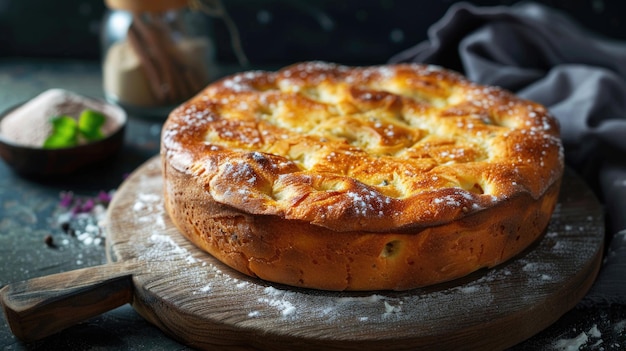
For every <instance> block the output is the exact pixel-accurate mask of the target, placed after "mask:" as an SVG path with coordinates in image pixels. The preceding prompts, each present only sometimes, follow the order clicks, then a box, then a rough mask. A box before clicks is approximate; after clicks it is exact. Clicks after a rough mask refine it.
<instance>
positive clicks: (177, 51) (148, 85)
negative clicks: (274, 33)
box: [102, 0, 214, 118]
mask: <svg viewBox="0 0 626 351" xmlns="http://www.w3.org/2000/svg"><path fill="white" fill-rule="evenodd" d="M105 3H106V5H107V7H108V9H109V10H108V11H107V13H106V15H105V18H104V21H103V27H102V52H103V59H102V60H103V63H102V73H103V89H104V94H105V97H106V99H107V100H108V101H110V102H113V103H116V104H118V105H120V106H122V107H123V108H124V109H126V110H127V112H128V113H129V114H131V115H133V114H134V115H140V116H151V117H153V116H156V117H161V118H166V117H167V115H168V114H169V112H171V110H172V109H173V108H174V107H175V106H177V105H179V104H180V103H182V102H184V101H185V100H187V99H189V98H191V97H192V96H193V95H195V94H196V93H197V92H199V91H200V90H201V89H203V88H204V87H205V86H206V85H207V84H208V83H209V81H210V78H211V73H212V72H211V68H212V66H213V62H214V54H213V44H212V41H211V39H210V35H209V29H210V28H209V23H208V20H207V18H206V15H205V14H204V13H202V12H200V11H195V10H192V9H191V8H190V7H189V6H188V1H187V0H150V1H143V0H105Z"/></svg>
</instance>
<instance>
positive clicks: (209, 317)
mask: <svg viewBox="0 0 626 351" xmlns="http://www.w3.org/2000/svg"><path fill="white" fill-rule="evenodd" d="M161 193H162V178H161V170H160V163H159V159H158V157H155V158H154V159H152V160H150V161H149V162H147V163H146V164H145V165H144V166H142V167H141V168H140V169H138V170H137V171H136V172H135V173H134V174H132V175H131V176H130V177H129V178H128V179H127V181H126V182H125V183H124V184H123V186H122V187H121V188H120V189H119V190H118V192H117V194H116V196H115V198H114V201H113V203H112V204H111V207H110V210H109V211H110V212H109V228H108V238H107V239H108V244H109V246H108V253H109V255H110V257H109V258H110V261H111V262H119V261H125V262H131V261H132V262H137V263H141V264H140V265H139V266H142V267H143V269H142V270H141V272H140V273H135V274H134V275H133V282H134V286H135V291H134V298H133V302H132V304H133V307H134V308H135V309H136V310H137V311H138V312H139V313H140V314H141V315H143V316H144V317H145V318H146V319H147V320H149V321H150V322H152V323H154V324H155V325H157V326H158V327H159V328H161V329H162V330H163V331H165V332H166V333H168V334H169V335H171V336H172V337H173V338H176V339H178V340H180V341H182V342H183V343H185V344H188V345H191V346H194V347H198V348H214V347H217V346H219V347H221V348H223V349H233V350H237V349H250V348H254V349H267V350H293V349H294V348H297V349H299V350H309V349H310V350H319V349H338V350H359V349H363V348H364V347H367V348H375V349H378V350H403V349H406V350H415V349H420V348H422V349H435V348H436V349H457V350H458V349H492V350H494V349H504V348H506V347H509V346H512V345H514V344H516V343H518V342H520V341H523V340H525V339H527V338H529V337H531V336H532V335H534V334H535V333H537V332H539V331H541V330H542V329H544V328H546V327H547V326H549V325H550V324H552V323H553V322H554V321H556V320H557V319H558V318H559V317H560V316H561V315H562V314H564V313H565V312H566V311H568V310H569V309H571V308H572V307H573V306H574V305H575V304H576V303H577V302H578V301H579V300H580V299H581V298H582V297H583V296H584V294H585V293H586V292H587V290H588V289H589V287H590V286H591V284H592V283H593V280H594V278H595V276H596V274H597V271H598V269H599V266H600V261H601V257H602V246H603V235H604V230H603V219H602V211H601V208H600V205H599V203H598V202H597V200H596V199H595V198H594V197H593V195H592V193H591V191H590V190H589V189H588V188H587V187H586V186H585V184H584V183H583V182H582V181H581V180H579V179H578V178H577V177H576V176H575V175H573V174H572V173H571V172H570V171H567V173H566V176H565V179H564V182H563V187H562V192H561V196H560V200H559V204H558V205H557V208H556V211H555V213H554V216H553V220H552V221H551V223H550V225H549V227H548V228H547V230H546V233H545V235H544V236H543V238H542V239H541V241H540V242H539V243H537V245H536V246H534V247H532V248H531V249H530V250H528V251H527V252H525V253H524V254H522V255H520V256H519V257H517V258H515V259H514V260H512V261H510V262H508V263H506V264H504V265H501V266H499V267H496V268H495V269H491V270H485V271H481V272H477V273H476V274H473V275H471V276H469V277H466V278H464V279H461V280H457V281H454V282H450V283H446V284H442V285H438V286H435V287H430V288H427V289H416V290H411V291H408V292H386V291H378V292H360V293H354V292H352V293H338V292H324V291H316V290H307V289H295V288H291V287H287V286H280V285H276V284H271V283H268V282H264V281H261V280H258V279H254V278H250V277H247V276H245V275H242V274H240V273H238V272H236V271H234V270H232V269H230V268H229V267H226V266H224V265H223V264H221V263H220V262H219V261H217V260H215V259H214V258H213V257H211V256H210V255H208V254H206V253H204V252H202V251H200V250H199V249H197V248H196V247H195V246H193V245H192V244H190V243H189V242H188V241H187V240H186V239H185V238H184V237H182V235H181V234H180V233H179V232H178V231H177V229H176V228H175V227H174V226H173V224H172V223H171V222H170V220H169V218H168V216H167V214H166V213H165V211H164V207H163V201H162V196H161Z"/></svg>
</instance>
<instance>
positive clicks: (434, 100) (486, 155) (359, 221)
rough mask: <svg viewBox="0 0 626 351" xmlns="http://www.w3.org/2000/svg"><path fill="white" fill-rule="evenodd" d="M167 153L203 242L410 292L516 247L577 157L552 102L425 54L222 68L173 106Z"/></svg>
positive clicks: (289, 275) (223, 254)
mask: <svg viewBox="0 0 626 351" xmlns="http://www.w3.org/2000/svg"><path fill="white" fill-rule="evenodd" d="M161 156H162V163H163V178H164V198H165V206H166V210H167V212H168V213H169V215H170V217H171V219H172V221H173V222H174V224H175V225H176V226H177V227H178V228H179V229H180V231H181V233H182V234H183V235H185V236H186V237H187V238H188V239H189V240H190V241H192V242H193V243H195V244H196V245H197V246H198V247H200V248H202V249H203V250H205V251H207V252H208V253H210V254H211V255H213V256H215V257H216V258H217V259H219V260H220V261H222V262H223V263H225V264H226V265H228V266H230V267H232V268H234V269H236V270H238V271H240V272H242V273H245V274H248V275H250V276H254V277H259V278H262V279H264V280H267V281H271V282H275V283H282V284H287V285H291V286H298V287H307V288H316V289H325V290H388V289H391V290H406V289H412V288H417V287H423V286H427V285H432V284H436V283H441V282H445V281H449V280H452V279H455V278H459V277H462V276H465V275H467V274H469V273H471V272H474V271H476V270H478V269H480V268H483V267H493V266H495V265H497V264H500V263H502V262H504V261H506V260H508V259H510V258H511V257H513V256H515V255H517V254H519V253H520V252H522V251H523V250H525V249H526V248H527V247H529V246H530V245H531V244H532V243H533V242H534V241H535V240H536V239H537V238H538V237H539V236H541V234H542V233H543V231H544V229H545V228H546V226H547V224H548V221H549V219H550V217H551V214H552V212H553V210H554V207H555V204H556V202H557V197H558V192H559V186H560V181H561V177H562V174H563V167H564V165H563V163H564V162H563V148H562V144H561V141H560V138H559V126H558V124H557V121H556V120H555V119H554V118H553V117H552V116H551V115H550V114H549V113H548V111H547V110H546V108H544V107H543V106H541V105H538V104H536V103H534V102H531V101H526V100H523V99H520V98H518V97H516V96H514V95H513V94H511V93H509V92H507V91H504V90H502V89H500V88H496V87H487V86H480V85H477V84H474V83H472V82H470V81H468V80H467V79H465V78H464V77H462V76H461V75H459V74H457V73H454V72H451V71H449V70H445V69H443V68H440V67H434V66H426V65H418V64H398V65H381V66H372V67H347V66H342V65H336V64H330V63H324V62H306V63H301V64H296V65H292V66H289V67H286V68H284V69H281V70H279V71H277V72H265V71H253V72H244V73H240V74H236V75H234V76H230V77H227V78H224V79H222V80H220V81H218V82H215V83H214V84H212V85H210V86H208V87H207V88H206V89H205V90H203V91H202V92H200V93H199V94H198V95H197V96H195V97H194V98H192V99H191V100H189V101H188V102H186V103H184V104H183V105H181V106H180V107H178V108H177V109H175V110H174V111H173V112H172V113H171V114H170V116H169V117H168V119H167V121H166V123H165V124H164V127H163V131H162V144H161Z"/></svg>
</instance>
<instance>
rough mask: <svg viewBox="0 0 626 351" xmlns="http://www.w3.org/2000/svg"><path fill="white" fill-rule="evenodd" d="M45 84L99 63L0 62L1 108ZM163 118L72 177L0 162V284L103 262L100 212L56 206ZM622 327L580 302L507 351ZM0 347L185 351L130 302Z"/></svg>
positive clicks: (6, 334) (616, 312)
mask: <svg viewBox="0 0 626 351" xmlns="http://www.w3.org/2000/svg"><path fill="white" fill-rule="evenodd" d="M49 88H64V89H68V90H71V91H75V92H78V93H81V94H83V95H88V96H93V97H102V95H103V92H102V87H101V72H100V67H99V65H98V64H97V63H93V62H68V61H61V62H48V61H46V62H41V61H21V60H4V61H2V60H0V110H5V109H7V108H9V107H11V106H13V105H15V104H17V103H20V102H23V101H25V100H27V99H29V98H31V97H33V96H35V95H36V94H38V93H39V92H42V91H44V90H47V89H49ZM164 118H165V117H163V119H164ZM163 119H160V118H155V117H153V118H150V119H147V118H140V117H137V116H130V120H129V124H128V127H127V130H126V133H127V134H126V143H125V145H124V147H123V149H122V151H121V152H120V153H119V154H117V155H115V156H114V157H113V158H112V159H110V160H108V162H105V163H102V164H99V165H95V166H92V167H89V168H87V169H85V170H83V171H81V172H79V173H78V174H76V175H74V176H67V177H63V178H59V179H46V180H42V179H25V178H22V177H20V176H18V175H16V174H14V173H13V172H12V170H11V169H9V168H8V167H7V165H6V164H4V162H0V287H1V286H4V285H6V284H10V283H12V282H16V281H20V280H25V279H29V278H33V277H37V276H43V275H50V274H54V273H58V272H63V271H69V270H73V269H77V268H81V267H87V266H93V265H99V264H103V263H104V262H106V257H105V250H104V246H103V240H104V238H103V237H101V236H100V235H101V233H100V232H99V231H98V229H97V228H98V224H99V222H98V221H99V220H100V218H101V217H100V216H101V214H102V212H98V211H97V210H92V211H90V212H87V213H85V214H84V216H83V217H80V218H79V219H78V220H68V219H67V213H68V211H70V209H69V208H67V207H64V206H63V205H62V203H61V199H62V197H63V196H64V195H63V194H68V193H71V194H73V196H74V199H78V200H82V201H83V202H85V201H88V200H90V199H91V200H93V199H97V196H98V194H99V193H100V192H106V193H110V192H113V191H114V190H115V189H116V188H117V187H118V186H119V184H120V183H121V182H122V181H123V180H124V177H125V176H126V175H128V174H129V173H130V172H132V171H133V170H134V169H136V168H137V167H138V166H139V165H141V164H142V163H144V162H145V161H146V160H148V159H149V158H150V157H152V156H154V155H156V154H157V153H158V148H159V135H160V128H161V124H162V122H163ZM65 196H66V195H65ZM104 205H106V204H104ZM102 209H103V208H102V207H101V208H100V210H101V211H102ZM63 223H65V224H63ZM94 228H95V229H94ZM625 294H626V292H625ZM625 329H626V308H625V307H624V306H620V305H618V306H615V305H613V306H604V307H597V306H596V307H588V306H582V305H581V306H578V307H576V308H575V309H573V310H572V311H570V312H569V313H567V314H566V315H564V316H563V317H562V318H561V319H560V320H559V321H558V322H557V323H555V324H554V325H552V326H551V327H550V328H548V329H546V330H545V331H543V332H541V333H540V334H538V335H536V336H535V337H533V338H532V339H530V340H527V341H525V342H523V343H522V344H520V345H518V346H516V347H515V348H514V350H535V349H541V350H546V349H548V350H549V349H555V350H558V349H559V348H558V347H557V346H559V345H561V346H564V347H563V348H561V349H563V350H577V349H578V348H575V346H578V345H583V346H584V347H585V349H590V350H622V349H624V348H626V332H625ZM0 347H1V348H2V349H3V350H103V349H106V350H185V349H188V348H187V347H186V346H184V345H181V344H180V343H178V342H176V341H174V340H172V339H170V338H169V337H167V336H166V335H164V334H163V333H162V332H161V331H160V330H159V329H157V328H156V327H154V326H152V325H151V324H149V323H147V322H146V321H145V320H144V319H143V318H142V317H140V316H139V315H138V314H137V313H136V312H135V311H134V310H133V308H132V307H131V306H130V305H125V306H122V307H119V308H117V309H115V310H112V311H110V312H108V313H105V314H103V315H101V316H98V317H95V318H93V319H90V320H87V321H85V322H82V323H80V324H78V325H75V326H73V327H70V328H68V329H66V330H64V331H62V332H60V333H58V334H55V335H53V336H50V337H48V338H45V339H43V340H40V341H37V342H34V343H28V344H26V343H22V342H21V341H19V340H17V339H16V338H15V337H14V336H13V334H12V333H11V331H10V330H9V327H8V325H7V323H6V320H5V318H4V316H2V317H0ZM565 347H570V348H565Z"/></svg>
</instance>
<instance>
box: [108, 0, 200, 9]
mask: <svg viewBox="0 0 626 351" xmlns="http://www.w3.org/2000/svg"><path fill="white" fill-rule="evenodd" d="M104 2H105V3H106V5H107V6H108V7H109V8H111V9H115V10H125V11H129V12H164V11H168V10H173V9H177V8H181V7H185V6H188V5H189V0H104Z"/></svg>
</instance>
